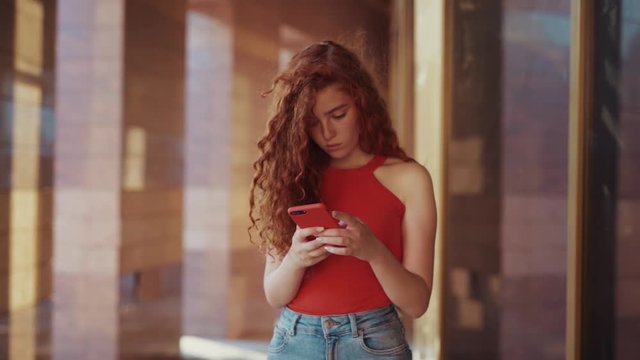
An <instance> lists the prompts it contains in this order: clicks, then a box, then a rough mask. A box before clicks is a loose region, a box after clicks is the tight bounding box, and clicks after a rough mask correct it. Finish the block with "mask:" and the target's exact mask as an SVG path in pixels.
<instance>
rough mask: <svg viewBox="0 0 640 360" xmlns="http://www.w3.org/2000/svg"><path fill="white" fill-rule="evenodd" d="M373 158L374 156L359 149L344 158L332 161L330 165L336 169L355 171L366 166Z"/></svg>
mask: <svg viewBox="0 0 640 360" xmlns="http://www.w3.org/2000/svg"><path fill="white" fill-rule="evenodd" d="M372 157H373V155H372V154H367V153H366V152H364V151H362V150H360V149H357V150H355V151H354V152H352V153H351V154H349V155H348V156H346V157H344V158H341V159H331V162H330V164H329V165H330V166H331V167H333V168H336V169H355V168H359V167H362V166H364V165H366V164H367V163H368V162H369V161H370V160H371V158H372Z"/></svg>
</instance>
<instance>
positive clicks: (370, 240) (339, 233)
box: [318, 211, 384, 261]
mask: <svg viewBox="0 0 640 360" xmlns="http://www.w3.org/2000/svg"><path fill="white" fill-rule="evenodd" d="M332 215H333V217H334V218H336V219H338V220H340V222H341V224H344V225H346V227H344V228H341V229H327V230H325V231H323V232H321V233H320V234H318V237H319V238H321V239H322V240H321V241H322V242H323V243H324V244H326V245H325V247H324V248H325V250H327V251H328V252H330V253H332V254H335V255H347V256H355V257H357V258H358V259H360V260H364V261H371V260H372V259H374V258H375V257H376V256H377V255H378V254H379V253H380V251H382V250H383V249H384V244H382V242H381V241H380V240H378V238H377V237H376V236H375V235H374V234H373V231H371V228H369V226H368V225H367V224H365V223H364V222H363V221H362V220H360V219H359V218H357V217H355V216H352V215H349V214H347V213H344V212H340V211H333V212H332Z"/></svg>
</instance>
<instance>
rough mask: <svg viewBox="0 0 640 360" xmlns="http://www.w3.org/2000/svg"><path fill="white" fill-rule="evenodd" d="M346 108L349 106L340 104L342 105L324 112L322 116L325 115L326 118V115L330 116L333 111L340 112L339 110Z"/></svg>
mask: <svg viewBox="0 0 640 360" xmlns="http://www.w3.org/2000/svg"><path fill="white" fill-rule="evenodd" d="M347 106H349V104H342V105H338V106H336V107H334V108H333V109H331V110H329V111H327V112H325V113H324V115H325V116H326V115H329V114H331V113H332V112H334V111H336V110H340V109H342V108H345V107H347Z"/></svg>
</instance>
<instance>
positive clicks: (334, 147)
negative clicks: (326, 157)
mask: <svg viewBox="0 0 640 360" xmlns="http://www.w3.org/2000/svg"><path fill="white" fill-rule="evenodd" d="M326 147H327V150H329V151H332V150H337V149H338V148H339V147H340V144H330V145H327V146H326Z"/></svg>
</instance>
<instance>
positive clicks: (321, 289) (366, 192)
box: [288, 156, 405, 315]
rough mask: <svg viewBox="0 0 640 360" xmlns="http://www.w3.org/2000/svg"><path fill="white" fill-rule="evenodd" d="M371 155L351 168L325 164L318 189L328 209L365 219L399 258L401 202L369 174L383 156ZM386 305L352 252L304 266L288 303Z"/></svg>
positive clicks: (311, 309)
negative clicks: (363, 162)
mask: <svg viewBox="0 0 640 360" xmlns="http://www.w3.org/2000/svg"><path fill="white" fill-rule="evenodd" d="M385 159H386V158H385V157H383V156H375V157H373V159H371V160H370V161H369V162H368V163H367V164H366V165H364V166H363V167H360V168H356V169H337V168H333V167H329V168H327V170H326V171H325V172H324V174H323V178H322V183H321V190H320V194H321V197H322V201H323V202H324V203H325V204H326V205H327V207H328V208H329V209H330V210H338V211H343V212H346V213H349V214H351V215H354V216H356V217H358V218H360V220H362V221H363V222H365V223H366V224H367V225H369V227H370V228H371V230H372V231H373V233H374V234H375V235H376V237H377V238H378V239H380V241H382V242H383V243H384V244H385V245H386V246H387V248H389V250H390V251H391V253H392V254H393V255H394V256H395V257H396V259H398V261H400V262H402V218H403V216H404V210H405V208H404V204H403V203H402V202H401V201H400V199H398V198H397V197H396V196H395V195H394V194H393V193H392V192H391V191H390V190H389V189H387V188H386V187H385V186H384V185H382V183H380V181H378V179H377V178H376V177H375V176H374V175H373V172H374V170H375V169H376V168H378V166H380V165H381V164H382V163H384V161H385ZM390 304H391V300H389V297H387V295H386V294H385V292H384V290H383V289H382V286H381V285H380V282H378V279H377V278H376V276H375V274H374V273H373V270H372V269H371V266H370V265H369V263H368V262H366V261H362V260H359V259H357V258H355V257H353V256H341V255H329V257H327V258H326V259H324V260H323V261H321V262H319V263H318V264H316V265H314V266H311V267H309V268H307V270H306V272H305V275H304V278H303V279H302V283H301V284H300V289H299V290H298V294H297V295H296V297H295V298H294V299H293V300H292V301H291V302H290V303H289V304H288V307H289V308H290V309H291V310H293V311H297V312H300V313H303V314H310V315H330V314H346V313H354V312H360V311H366V310H371V309H375V308H379V307H383V306H387V305H390Z"/></svg>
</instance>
